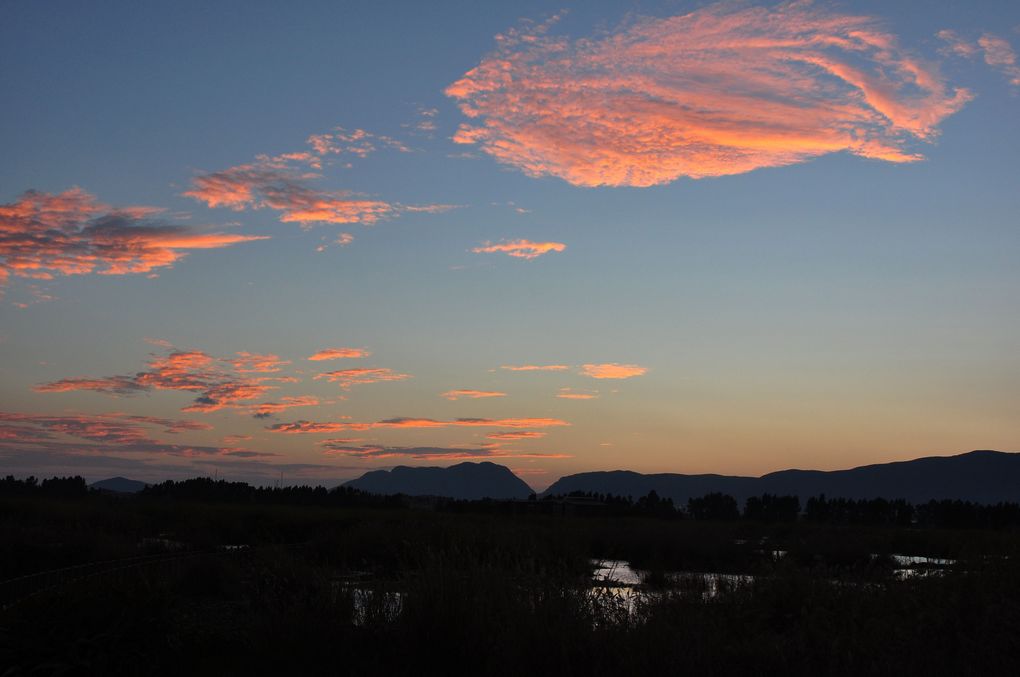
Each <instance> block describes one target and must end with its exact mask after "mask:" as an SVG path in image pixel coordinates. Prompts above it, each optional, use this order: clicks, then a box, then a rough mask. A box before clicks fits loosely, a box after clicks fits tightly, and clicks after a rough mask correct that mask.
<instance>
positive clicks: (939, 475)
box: [543, 451, 1020, 505]
mask: <svg viewBox="0 0 1020 677" xmlns="http://www.w3.org/2000/svg"><path fill="white" fill-rule="evenodd" d="M653 489H654V490H655V492H656V493H658V494H659V495H660V496H662V497H663V498H672V499H673V501H674V503H679V504H681V505H683V504H686V503H687V499H689V498H698V497H701V496H704V495H705V494H708V493H711V492H716V491H718V492H721V493H724V494H729V495H730V496H733V497H734V498H736V499H737V501H738V502H740V503H743V502H744V501H745V500H746V499H747V498H748V497H749V496H760V495H761V494H764V493H770V494H780V495H794V496H799V497H800V499H801V501H802V502H803V501H805V500H806V499H808V498H809V497H811V496H817V495H819V494H825V495H826V496H828V497H830V498H856V499H860V498H888V499H896V498H903V499H906V500H908V501H910V502H912V503H924V502H927V501H929V500H931V499H960V500H965V501H973V502H975V503H986V504H987V503H998V502H1000V501H1013V502H1020V453H1006V452H1001V451H972V452H969V453H966V454H959V455H956V456H929V457H926V458H918V459H915V460H912V461H898V462H894V463H879V464H876V465H865V466H861V467H858V468H852V469H850V470H834V471H822V470H781V471H779V472H773V473H769V474H767V475H763V476H761V477H734V476H727V475H681V474H675V473H659V474H653V475H644V474H641V473H636V472H631V471H629V470H614V471H609V472H586V473H579V474H576V475H567V476H565V477H561V478H560V479H558V480H557V481H556V482H554V483H553V484H552V485H551V486H550V487H549V488H548V489H546V491H545V492H543V495H563V494H569V493H570V492H572V491H591V492H597V493H603V494H614V495H617V496H633V497H634V498H638V497H639V496H645V495H647V494H648V492H649V491H652V490H653Z"/></svg>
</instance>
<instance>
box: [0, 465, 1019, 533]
mask: <svg viewBox="0 0 1020 677" xmlns="http://www.w3.org/2000/svg"><path fill="white" fill-rule="evenodd" d="M108 493H109V492H105V491H102V490H96V489H92V488H90V487H89V486H88V484H87V483H86V481H85V479H84V478H83V477H80V476H73V477H51V478H49V479H43V480H39V479H38V478H36V477H28V478H25V479H17V478H15V477H14V476H12V475H8V476H6V477H4V478H2V479H0V497H15V496H38V497H54V498H83V497H88V496H93V495H104V494H108ZM137 496H141V497H143V498H154V499H170V500H183V501H206V502H217V503H254V504H264V505H309V506H323V507H327V506H335V507H373V508H401V507H407V505H408V502H409V497H407V496H403V495H392V496H381V495H377V494H371V493H367V492H364V491H361V490H358V489H354V488H351V487H343V486H338V487H334V488H332V489H326V488H325V487H322V486H316V487H312V486H308V485H304V486H285V487H278V486H261V487H258V486H252V485H250V484H248V483H246V482H230V481H227V480H214V479H212V478H209V477H197V478H193V479H187V480H166V481H164V482H160V483H158V484H151V485H148V486H147V487H145V488H144V489H142V490H141V491H140V492H138V494H137ZM434 505H435V507H436V508H437V509H438V510H442V511H446V512H506V513H513V514H516V513H525V512H530V511H532V510H533V509H535V510H537V511H538V512H544V513H545V512H547V513H555V512H558V511H559V512H565V510H560V508H561V507H562V506H564V505H570V506H573V507H576V510H574V512H577V513H578V514H586V513H591V514H599V515H609V516H640V517H655V518H660V519H691V520H699V521H717V522H729V521H737V520H746V521H749V522H760V523H783V522H797V521H803V522H808V523H815V524H828V525H848V526H849V525H854V526H887V527H932V528H950V529H973V528H990V529H1001V528H1010V527H1020V504H1018V503H1005V502H1003V503H995V504H988V505H986V504H980V503H974V502H971V501H961V500H951V499H942V500H931V501H928V502H927V503H919V504H913V503H910V502H908V501H905V500H903V499H886V498H870V499H868V498H864V499H853V498H827V497H826V496H825V495H824V494H822V495H820V496H813V497H811V498H809V499H808V500H807V502H806V503H805V504H804V505H803V506H802V505H801V502H800V499H799V498H798V497H797V496H780V495H775V494H769V493H765V494H762V495H760V496H751V497H749V498H748V499H747V500H746V501H745V502H744V505H743V508H742V509H741V507H740V505H739V503H738V502H737V499H735V498H734V497H733V496H730V495H728V494H723V493H719V492H713V493H708V494H705V495H704V496H701V497H698V498H690V499H688V501H687V503H686V505H677V504H675V503H674V501H673V499H672V498H669V497H663V496H659V494H658V493H657V492H655V491H654V490H653V491H650V492H649V493H648V494H646V495H645V496H641V497H639V498H637V499H634V498H633V497H631V496H617V495H614V494H611V493H599V492H584V491H574V492H571V493H569V494H567V495H564V496H546V497H544V498H543V499H542V500H538V498H537V497H536V496H534V495H532V497H531V498H530V500H528V501H526V502H522V501H497V500H491V499H484V500H477V501H467V500H453V499H436V500H435V502H434Z"/></svg>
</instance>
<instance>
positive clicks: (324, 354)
mask: <svg viewBox="0 0 1020 677" xmlns="http://www.w3.org/2000/svg"><path fill="white" fill-rule="evenodd" d="M371 354H372V353H370V352H368V351H367V350H365V349H364V348H326V349H325V350H320V351H319V352H317V353H315V354H314V355H311V356H310V357H309V358H308V359H309V360H312V361H315V362H319V361H322V360H345V359H352V358H357V357H368V356H369V355H371Z"/></svg>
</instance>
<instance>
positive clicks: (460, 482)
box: [344, 461, 533, 500]
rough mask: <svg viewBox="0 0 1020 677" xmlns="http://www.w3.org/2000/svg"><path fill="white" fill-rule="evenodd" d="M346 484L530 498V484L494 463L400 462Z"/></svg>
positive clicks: (379, 490)
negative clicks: (426, 464)
mask: <svg viewBox="0 0 1020 677" xmlns="http://www.w3.org/2000/svg"><path fill="white" fill-rule="evenodd" d="M344 486H346V487H353V488H355V489H360V490H361V491H367V492H370V493H373V494H407V495H408V496H445V497H448V498H460V499H469V500H475V499H480V498H500V499H505V498H527V497H528V496H530V495H531V494H532V493H533V492H532V490H531V487H529V486H528V485H527V484H525V483H524V481H523V480H522V479H521V478H519V477H517V475H514V474H513V473H512V472H511V471H510V469H509V468H507V467H505V466H502V465H496V464H495V463H489V462H487V461H486V462H483V463H458V464H457V465H452V466H450V467H449V468H411V467H408V466H404V465H399V466H397V467H396V468H394V469H393V470H373V471H371V472H367V473H365V474H364V475H362V476H361V477H359V478H358V479H356V480H351V481H350V482H345V483H344Z"/></svg>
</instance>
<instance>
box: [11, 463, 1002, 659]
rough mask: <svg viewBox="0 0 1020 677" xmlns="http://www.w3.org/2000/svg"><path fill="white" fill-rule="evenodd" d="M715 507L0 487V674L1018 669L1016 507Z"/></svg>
mask: <svg viewBox="0 0 1020 677" xmlns="http://www.w3.org/2000/svg"><path fill="white" fill-rule="evenodd" d="M726 498H728V497H724V496H722V495H715V496H707V497H704V498H703V499H696V500H694V501H691V503H690V504H689V505H687V506H682V508H683V509H678V507H677V506H672V504H670V503H668V502H667V501H663V500H661V499H659V498H658V497H656V496H646V497H643V498H639V499H637V500H631V499H627V498H619V497H606V496H591V495H587V496H584V495H581V496H573V497H567V498H563V499H553V500H548V501H542V500H534V501H522V502H515V503H495V502H471V503H468V502H425V501H420V500H413V501H412V500H408V499H404V498H399V497H397V498H381V497H375V496H369V495H365V494H361V493H359V492H356V491H352V490H335V491H331V492H330V491H326V490H314V489H284V490H280V489H275V490H274V489H264V490H259V489H254V488H251V487H247V486H246V485H241V484H237V483H225V482H221V483H217V482H212V481H211V480H201V481H191V482H186V483H169V484H162V485H157V486H155V487H151V488H150V489H148V490H146V491H145V492H142V493H141V494H139V495H135V496H123V495H114V494H104V493H99V492H90V491H88V490H87V489H86V488H85V486H84V482H79V481H78V480H75V479H73V478H72V479H65V480H60V481H56V482H54V481H48V482H43V483H31V484H30V485H29V483H25V482H19V481H16V480H6V481H4V480H0V539H2V541H0V542H2V543H3V551H2V552H3V555H2V558H0V579H2V580H3V581H4V582H3V583H2V584H0V603H2V604H3V609H2V611H0V675H50V674H53V675H56V674H63V675H91V674H95V675H117V674H139V675H142V674H144V675H152V674H157V675H158V674H174V675H177V674H210V675H213V674H215V675H225V674H227V675H232V674H294V675H300V674H343V675H346V674H351V675H371V674H395V675H423V674H433V673H434V674H444V675H461V674H463V675H490V674H491V675H521V674H529V673H530V674H557V675H675V674H691V675H730V674H750V675H772V674H777V675H778V674H783V675H858V674H883V675H885V674H888V675H897V676H903V675H915V674H925V675H966V674H973V675H978V674H980V675H999V674H1001V675H1013V674H1017V670H1018V666H1020V531H1018V529H1017V526H1016V521H1015V518H1012V517H1010V515H1013V514H1015V513H1013V512H1011V511H1012V510H1013V509H1014V508H1015V506H1013V507H1010V506H1008V505H1006V506H1002V505H1000V506H997V507H987V506H974V505H970V504H959V505H956V504H954V503H953V502H943V503H942V504H931V505H926V506H925V505H922V506H911V505H909V504H905V503H903V502H897V501H886V502H884V503H878V502H871V501H863V502H854V501H850V502H847V501H838V500H831V499H822V498H821V497H819V498H817V499H812V500H813V501H814V502H813V503H812V502H811V501H809V502H807V504H806V505H804V506H800V505H799V504H798V505H797V506H796V508H797V510H795V511H794V510H793V507H794V506H793V504H792V502H791V501H790V498H789V497H774V496H772V497H769V496H762V497H758V498H756V499H754V500H752V501H748V503H747V504H745V505H744V506H739V509H738V506H736V505H735V502H733V503H731V502H730V501H727V500H726ZM731 500H732V499H731ZM794 500H796V499H794ZM940 505H941V508H940V507H939V506H940ZM903 556H914V557H918V558H920V557H926V558H930V559H929V560H918V561H920V562H922V563H923V565H922V566H921V567H920V568H917V569H914V570H912V571H911V575H909V576H906V577H905V576H903V575H902V573H903V571H902V569H899V568H898V567H899V566H900V563H902V561H903V560H904V557H903ZM593 560H597V561H606V560H622V561H627V562H629V563H630V564H631V565H632V566H633V567H635V568H637V569H641V570H642V571H643V572H644V573H643V579H642V581H641V583H640V584H639V585H638V586H637V587H636V588H634V589H629V588H622V587H617V586H611V585H606V584H599V583H593V582H592V578H591V576H592V569H593V564H592V561H593ZM40 572H47V573H43V574H40ZM705 572H709V573H712V574H713V575H716V578H715V579H712V580H713V582H709V579H708V578H706V577H703V576H699V575H696V574H698V573H705Z"/></svg>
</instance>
